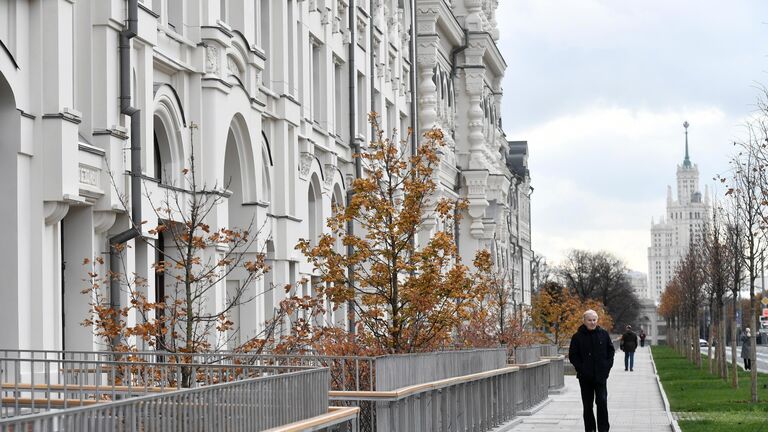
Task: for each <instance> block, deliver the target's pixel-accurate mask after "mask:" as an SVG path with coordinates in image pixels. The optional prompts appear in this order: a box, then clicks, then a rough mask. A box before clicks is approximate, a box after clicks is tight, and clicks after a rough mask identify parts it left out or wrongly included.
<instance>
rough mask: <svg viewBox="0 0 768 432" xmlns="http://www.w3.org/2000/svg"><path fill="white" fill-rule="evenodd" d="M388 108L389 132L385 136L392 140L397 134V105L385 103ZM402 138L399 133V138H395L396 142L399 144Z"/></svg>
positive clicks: (386, 110) (386, 109)
mask: <svg viewBox="0 0 768 432" xmlns="http://www.w3.org/2000/svg"><path fill="white" fill-rule="evenodd" d="M385 105H386V108H385V112H386V115H387V130H386V133H385V134H384V135H385V136H388V137H390V138H392V137H393V136H394V133H395V128H397V118H396V116H395V105H393V104H392V103H391V102H390V101H386V102H385ZM401 139H402V138H401V137H400V133H399V132H398V133H397V136H395V141H397V142H399V141H400V140H401Z"/></svg>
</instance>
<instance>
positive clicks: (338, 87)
mask: <svg viewBox="0 0 768 432" xmlns="http://www.w3.org/2000/svg"><path fill="white" fill-rule="evenodd" d="M343 77H344V74H343V65H342V64H341V62H340V61H338V60H336V61H334V64H333V90H334V91H333V99H334V100H333V109H334V112H333V129H334V132H336V136H337V137H339V139H341V137H342V136H343V135H344V120H343V118H344V114H343V110H342V106H344V93H345V92H344V87H343V86H344V84H343V82H344V78H343Z"/></svg>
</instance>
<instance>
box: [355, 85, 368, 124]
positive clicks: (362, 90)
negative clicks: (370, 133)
mask: <svg viewBox="0 0 768 432" xmlns="http://www.w3.org/2000/svg"><path fill="white" fill-rule="evenodd" d="M365 95H366V85H365V75H363V74H361V73H358V74H357V133H358V134H361V135H365V133H366V132H365V131H366V129H367V128H366V124H367V123H368V116H367V115H366V113H367V112H368V108H367V107H366V99H367V98H366V97H365Z"/></svg>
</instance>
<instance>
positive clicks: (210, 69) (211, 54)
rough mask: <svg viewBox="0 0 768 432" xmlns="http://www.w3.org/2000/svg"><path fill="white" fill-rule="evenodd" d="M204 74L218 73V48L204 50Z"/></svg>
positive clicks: (209, 47) (211, 47)
mask: <svg viewBox="0 0 768 432" xmlns="http://www.w3.org/2000/svg"><path fill="white" fill-rule="evenodd" d="M205 72H206V73H211V74H218V73H219V48H217V47H215V46H208V47H206V48H205Z"/></svg>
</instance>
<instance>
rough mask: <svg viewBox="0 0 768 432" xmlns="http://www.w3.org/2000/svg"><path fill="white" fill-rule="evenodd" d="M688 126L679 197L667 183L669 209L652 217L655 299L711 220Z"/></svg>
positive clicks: (679, 168)
mask: <svg viewBox="0 0 768 432" xmlns="http://www.w3.org/2000/svg"><path fill="white" fill-rule="evenodd" d="M683 126H684V127H685V159H684V160H683V163H682V165H678V166H677V199H673V197H672V188H671V187H670V186H667V211H666V213H665V215H664V216H662V217H661V218H660V219H659V221H658V222H654V221H651V246H650V247H649V248H648V285H649V286H650V289H651V294H652V295H653V299H654V300H657V301H658V300H659V298H660V297H661V293H662V292H663V291H664V289H665V288H666V286H667V283H668V282H669V281H670V280H671V279H672V277H673V276H674V275H675V272H676V270H677V266H678V263H679V262H680V259H681V258H683V257H684V256H685V254H686V253H687V252H688V247H689V245H690V244H691V243H695V242H697V241H700V240H701V239H702V232H703V229H704V225H705V224H706V223H707V221H708V220H709V219H708V218H709V216H708V215H709V214H710V213H709V212H710V203H709V192H708V190H707V188H705V190H704V194H703V195H702V193H701V189H700V188H699V168H698V165H695V164H691V160H690V158H689V156H688V122H685V123H684V124H683Z"/></svg>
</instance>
